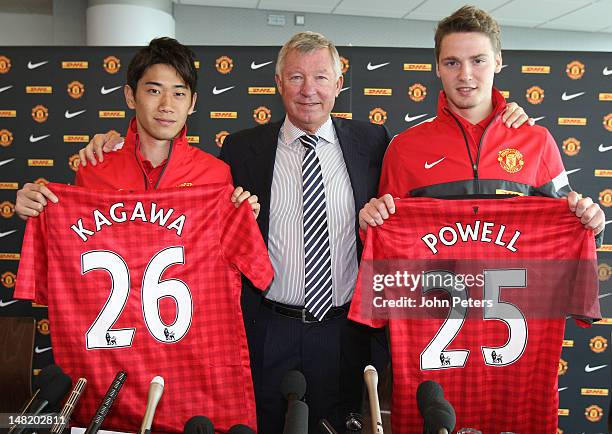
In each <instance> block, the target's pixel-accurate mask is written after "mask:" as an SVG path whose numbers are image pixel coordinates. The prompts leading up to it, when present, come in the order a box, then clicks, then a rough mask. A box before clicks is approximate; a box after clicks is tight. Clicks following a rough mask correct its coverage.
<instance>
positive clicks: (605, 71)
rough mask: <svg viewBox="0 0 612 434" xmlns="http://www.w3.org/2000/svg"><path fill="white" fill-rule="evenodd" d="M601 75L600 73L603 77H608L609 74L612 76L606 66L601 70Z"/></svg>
mask: <svg viewBox="0 0 612 434" xmlns="http://www.w3.org/2000/svg"><path fill="white" fill-rule="evenodd" d="M601 73H602V74H603V75H610V74H612V69H608V67H607V66H606V67H605V68H604V69H603V71H601Z"/></svg>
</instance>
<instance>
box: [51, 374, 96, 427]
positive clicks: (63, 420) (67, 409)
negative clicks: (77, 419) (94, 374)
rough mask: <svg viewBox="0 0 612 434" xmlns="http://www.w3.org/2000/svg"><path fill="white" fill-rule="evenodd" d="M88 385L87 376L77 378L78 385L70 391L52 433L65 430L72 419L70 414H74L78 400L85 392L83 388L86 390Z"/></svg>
mask: <svg viewBox="0 0 612 434" xmlns="http://www.w3.org/2000/svg"><path fill="white" fill-rule="evenodd" d="M86 385H87V380H86V379H85V378H79V379H78V380H77V382H76V385H75V386H74V388H73V389H72V392H70V397H69V398H68V401H66V404H64V407H63V408H62V411H61V412H60V421H59V422H56V423H55V424H53V426H52V427H51V433H52V434H61V433H62V432H63V431H64V429H65V428H66V426H67V425H68V422H69V421H70V416H71V415H72V412H73V411H74V409H75V407H76V404H77V402H79V399H81V394H82V393H83V390H85V386H86Z"/></svg>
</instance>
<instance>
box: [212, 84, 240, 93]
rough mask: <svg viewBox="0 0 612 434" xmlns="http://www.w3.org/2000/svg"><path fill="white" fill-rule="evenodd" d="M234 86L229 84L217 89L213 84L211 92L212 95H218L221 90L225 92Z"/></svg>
mask: <svg viewBox="0 0 612 434" xmlns="http://www.w3.org/2000/svg"><path fill="white" fill-rule="evenodd" d="M235 87H236V86H230V87H226V88H223V89H217V86H215V87H213V90H212V93H213V95H219V94H221V93H223V92H227V91H228V90H230V89H233V88H235Z"/></svg>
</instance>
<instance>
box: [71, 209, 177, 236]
mask: <svg viewBox="0 0 612 434" xmlns="http://www.w3.org/2000/svg"><path fill="white" fill-rule="evenodd" d="M126 208H127V209H126ZM172 214H174V209H173V208H170V209H168V210H166V209H164V208H158V206H157V204H156V203H155V202H151V206H150V207H149V208H147V209H145V207H144V205H143V204H142V202H140V201H138V202H136V203H135V204H134V206H133V207H126V206H125V204H124V203H123V202H117V203H114V204H112V205H111V206H110V208H109V209H108V211H105V212H103V211H100V210H99V209H94V210H93V211H92V217H91V218H90V219H87V220H86V222H85V223H83V219H84V218H80V219H78V220H77V221H76V223H75V224H73V225H72V226H70V229H72V230H73V231H74V232H75V233H76V234H77V235H78V236H79V238H80V239H81V240H83V242H87V240H88V239H89V237H91V236H93V235H94V234H95V233H97V232H100V231H101V230H102V229H103V228H104V227H105V226H109V227H110V226H112V225H113V224H115V223H125V222H128V221H130V222H133V221H135V220H139V221H143V222H145V223H151V224H157V225H159V226H161V227H165V228H166V229H168V230H174V231H175V232H176V234H177V235H178V236H179V237H180V236H181V234H182V233H183V227H184V226H185V220H186V217H185V215H184V214H181V215H179V216H178V217H176V218H175V219H173V220H171V217H172Z"/></svg>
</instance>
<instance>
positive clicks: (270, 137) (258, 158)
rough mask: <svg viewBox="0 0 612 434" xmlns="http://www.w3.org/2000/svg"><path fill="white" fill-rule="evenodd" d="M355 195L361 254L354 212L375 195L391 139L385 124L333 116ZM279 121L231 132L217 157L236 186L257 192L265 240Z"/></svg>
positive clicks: (359, 247)
mask: <svg viewBox="0 0 612 434" xmlns="http://www.w3.org/2000/svg"><path fill="white" fill-rule="evenodd" d="M332 121H333V124H334V127H335V129H336V135H337V136H338V141H339V142H340V148H341V149H342V155H343V156H344V162H345V164H346V168H347V171H348V175H349V178H350V181H351V186H352V189H353V196H354V199H355V238H356V241H357V255H358V258H360V257H361V251H362V245H361V240H360V239H359V233H358V231H359V222H358V219H357V215H358V214H359V210H360V209H361V208H363V206H364V205H365V204H366V202H367V201H369V200H370V199H371V198H373V197H375V196H377V195H378V181H379V179H380V171H381V167H382V160H383V157H384V154H385V150H386V149H387V145H388V144H389V142H390V137H389V132H388V131H387V129H386V128H385V127H384V126H380V125H374V124H371V123H368V122H362V121H353V120H346V119H339V118H332ZM282 123H283V122H282V121H281V122H274V123H271V124H267V125H262V126H258V127H255V128H251V129H248V130H242V131H239V132H237V133H234V134H230V135H229V136H227V137H226V138H225V141H224V142H223V148H222V149H221V155H220V158H221V159H222V160H223V161H225V162H226V163H227V164H229V166H230V169H231V171H232V177H233V179H234V185H235V186H241V187H243V188H244V189H245V190H248V191H249V192H251V194H256V195H257V197H258V198H259V203H260V204H261V210H260V212H259V217H258V219H257V223H258V224H259V228H260V229H261V233H262V235H263V238H264V240H265V242H266V244H267V243H268V229H269V225H270V193H271V189H272V175H273V173H274V161H275V158H276V147H277V144H278V135H279V132H280V128H281V126H282Z"/></svg>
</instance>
